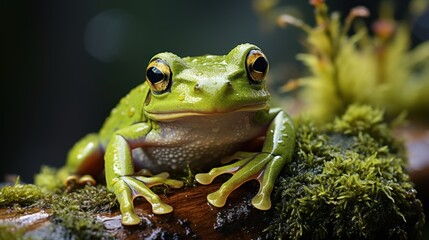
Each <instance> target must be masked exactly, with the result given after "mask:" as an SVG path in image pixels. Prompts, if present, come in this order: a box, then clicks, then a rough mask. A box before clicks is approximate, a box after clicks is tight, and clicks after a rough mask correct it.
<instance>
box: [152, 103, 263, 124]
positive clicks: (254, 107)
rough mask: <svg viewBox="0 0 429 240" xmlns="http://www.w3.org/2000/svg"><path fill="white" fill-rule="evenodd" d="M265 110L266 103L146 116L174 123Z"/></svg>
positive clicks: (153, 113) (156, 113)
mask: <svg viewBox="0 0 429 240" xmlns="http://www.w3.org/2000/svg"><path fill="white" fill-rule="evenodd" d="M264 109H268V105H267V104H266V103H261V104H253V105H247V106H243V107H240V108H236V109H231V110H225V111H182V112H146V116H148V117H149V118H150V119H152V120H155V121H174V120H178V119H180V118H184V117H191V116H215V115H223V114H228V113H235V112H257V111H261V110H264Z"/></svg>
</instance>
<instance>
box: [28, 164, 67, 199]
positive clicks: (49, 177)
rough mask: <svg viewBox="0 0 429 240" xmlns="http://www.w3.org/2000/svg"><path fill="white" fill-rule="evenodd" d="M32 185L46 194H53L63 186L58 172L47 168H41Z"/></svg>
mask: <svg viewBox="0 0 429 240" xmlns="http://www.w3.org/2000/svg"><path fill="white" fill-rule="evenodd" d="M34 183H35V184H36V185H37V186H39V187H40V188H41V189H43V191H45V192H46V193H54V192H56V191H58V190H59V189H60V188H61V187H62V186H63V183H62V181H61V178H60V177H58V170H57V169H55V168H51V167H48V166H42V168H41V170H40V173H38V174H36V176H35V177H34Z"/></svg>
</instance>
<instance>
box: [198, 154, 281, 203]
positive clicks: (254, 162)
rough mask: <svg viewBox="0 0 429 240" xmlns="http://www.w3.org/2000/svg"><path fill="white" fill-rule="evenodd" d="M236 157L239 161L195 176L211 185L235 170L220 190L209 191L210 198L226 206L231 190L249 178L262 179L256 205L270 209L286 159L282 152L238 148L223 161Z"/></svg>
mask: <svg viewBox="0 0 429 240" xmlns="http://www.w3.org/2000/svg"><path fill="white" fill-rule="evenodd" d="M233 160H238V161H236V162H234V163H231V164H228V165H225V166H222V167H219V168H213V169H212V170H211V171H210V172H208V173H199V174H197V175H196V176H195V179H196V180H197V182H199V183H200V184H203V185H208V184H210V183H212V181H213V180H214V179H215V178H216V177H218V176H219V175H222V174H224V173H230V174H233V176H232V177H231V178H230V179H229V180H228V181H226V182H225V183H223V184H222V186H221V187H220V188H219V190H217V191H216V192H213V193H210V194H209V195H207V200H208V202H209V203H210V204H212V205H213V206H215V207H223V206H224V205H225V203H226V200H227V198H228V196H229V194H230V193H231V192H233V191H234V190H235V189H237V188H238V187H240V186H241V185H242V184H243V183H245V182H247V181H250V180H258V182H259V191H258V193H257V194H256V195H255V196H254V197H253V199H252V205H253V206H254V207H256V208H258V209H260V210H268V209H270V208H271V199H270V196H271V192H272V190H273V186H274V182H275V181H276V178H277V176H278V173H279V172H280V170H281V169H282V167H283V165H284V162H285V160H284V159H283V158H282V157H281V156H276V155H273V154H270V153H264V152H262V153H252V152H237V153H235V154H234V155H232V156H230V157H227V158H225V159H224V160H222V162H225V163H228V162H230V161H233Z"/></svg>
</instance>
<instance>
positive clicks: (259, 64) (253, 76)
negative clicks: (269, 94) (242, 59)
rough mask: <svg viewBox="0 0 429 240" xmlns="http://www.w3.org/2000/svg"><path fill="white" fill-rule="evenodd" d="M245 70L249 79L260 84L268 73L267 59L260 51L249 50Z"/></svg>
mask: <svg viewBox="0 0 429 240" xmlns="http://www.w3.org/2000/svg"><path fill="white" fill-rule="evenodd" d="M246 69H247V75H248V76H249V79H250V80H252V81H253V82H255V83H260V82H262V81H263V80H264V79H265V76H266V75H267V73H268V59H267V57H265V55H264V54H263V53H262V52H261V51H260V50H256V49H255V50H251V51H250V52H249V54H247V58H246Z"/></svg>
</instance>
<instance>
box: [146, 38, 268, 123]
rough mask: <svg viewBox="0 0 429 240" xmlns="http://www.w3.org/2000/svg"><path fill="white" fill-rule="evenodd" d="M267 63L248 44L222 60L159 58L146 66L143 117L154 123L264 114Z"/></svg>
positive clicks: (263, 56)
mask: <svg viewBox="0 0 429 240" xmlns="http://www.w3.org/2000/svg"><path fill="white" fill-rule="evenodd" d="M268 68H269V66H268V60H267V58H266V57H265V55H264V54H263V53H262V51H261V50H260V49H259V48H258V47H256V46H255V45H252V44H242V45H238V46H237V47H235V48H234V49H232V50H231V51H230V52H229V53H228V54H227V55H224V56H214V55H206V56H200V57H185V58H180V57H178V56H177V55H175V54H172V53H160V54H157V55H155V56H154V57H153V58H152V59H151V60H150V62H149V65H148V67H147V70H146V83H147V84H148V85H149V87H150V90H151V91H150V93H149V95H148V97H147V99H146V102H145V107H144V110H145V113H146V115H147V116H148V117H149V118H152V119H156V120H158V121H171V120H175V119H178V118H181V117H185V116H193V115H213V114H222V113H229V112H236V111H259V110H261V109H265V108H267V107H268V106H267V102H268V100H269V98H270V94H269V92H268V91H267V86H266V83H265V77H266V75H267V73H268Z"/></svg>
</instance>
